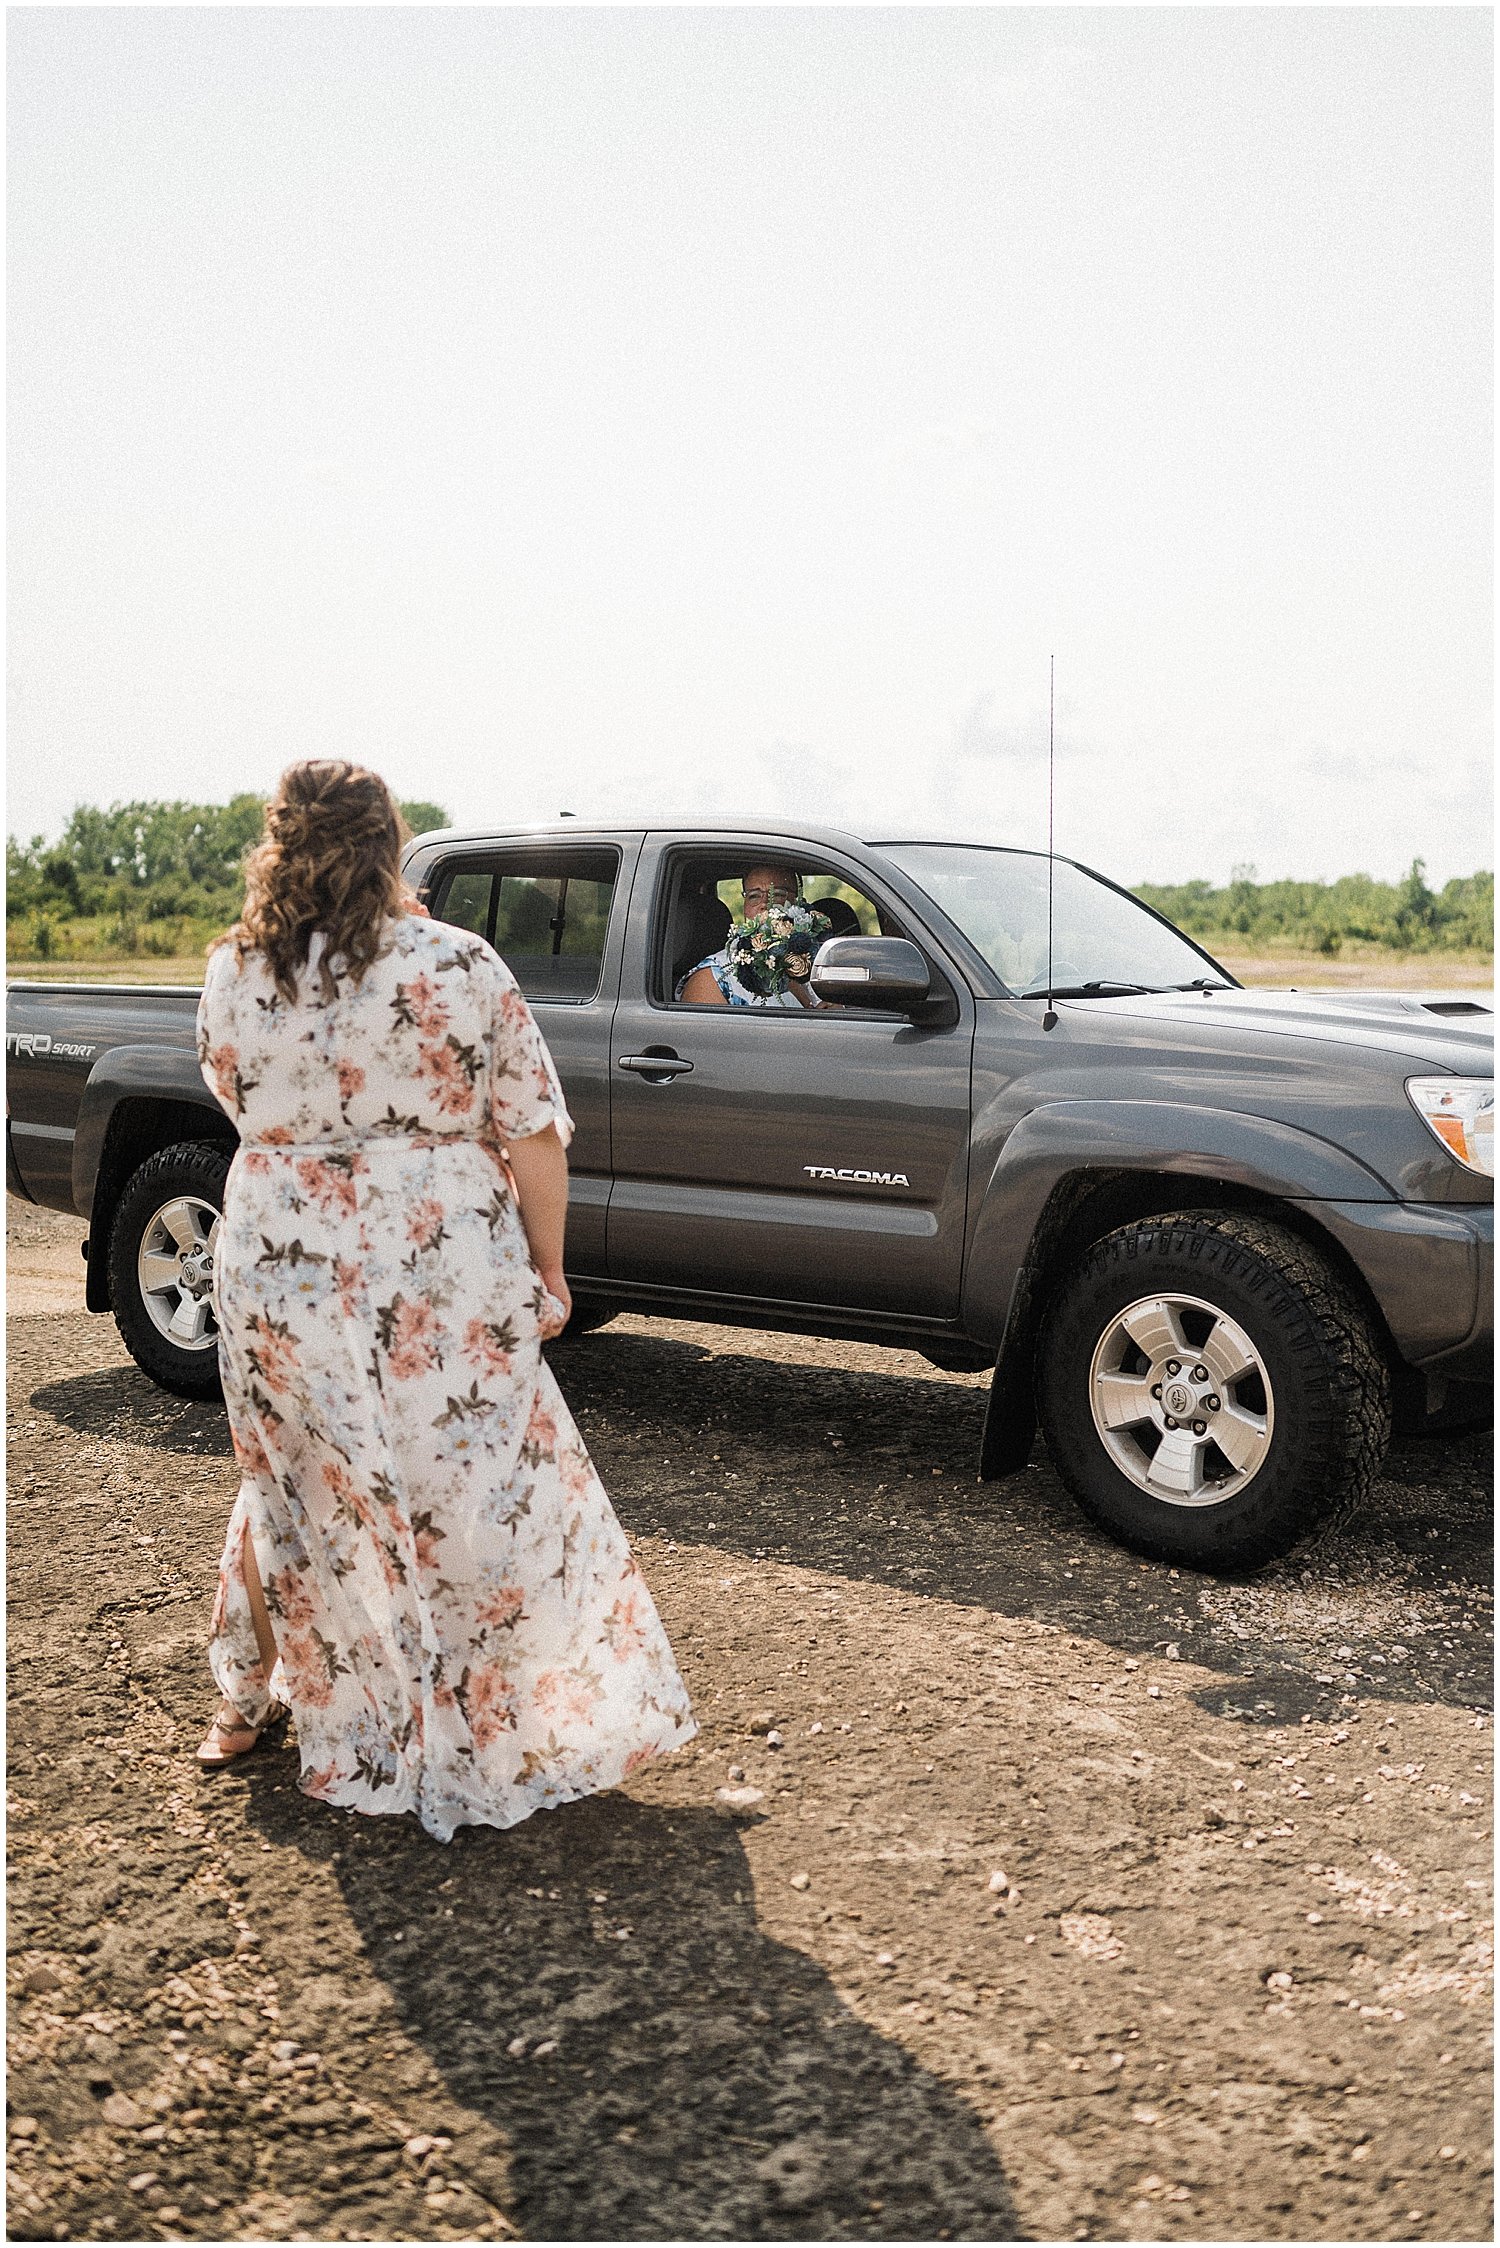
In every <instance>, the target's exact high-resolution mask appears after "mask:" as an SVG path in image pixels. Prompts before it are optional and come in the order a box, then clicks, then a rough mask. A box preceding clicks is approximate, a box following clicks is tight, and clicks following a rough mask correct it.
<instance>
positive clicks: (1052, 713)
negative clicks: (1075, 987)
mask: <svg viewBox="0 0 1500 2248" xmlns="http://www.w3.org/2000/svg"><path fill="white" fill-rule="evenodd" d="M1056 772H1057V658H1056V656H1049V657H1048V659H1047V1004H1046V1006H1045V1007H1044V1008H1043V1009H1042V1028H1043V1030H1055V1029H1056V1028H1057V1009H1056V1008H1055V1007H1054V1006H1053V1004H1052V825H1053V802H1054V785H1053V784H1054V780H1055V776H1056Z"/></svg>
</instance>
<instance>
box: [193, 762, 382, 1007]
mask: <svg viewBox="0 0 1500 2248" xmlns="http://www.w3.org/2000/svg"><path fill="white" fill-rule="evenodd" d="M409 840H410V830H409V829H408V828H407V825H406V822H405V821H404V820H403V819H402V817H401V813H400V810H399V809H398V807H397V804H396V800H395V798H394V797H393V796H392V794H391V792H390V790H389V789H388V788H387V787H386V785H385V782H384V781H383V780H382V779H381V778H380V775H379V774H378V773H371V772H367V771H366V769H365V768H364V766H363V765H351V764H350V763H349V762H348V760H347V759H345V758H342V757H310V758H308V759H307V760H306V761H305V762H304V763H303V764H300V765H289V766H288V767H287V769H286V771H285V772H284V773H283V774H282V776H281V779H280V781H279V782H278V783H277V788H276V794H275V796H274V797H273V798H272V800H271V802H270V803H269V804H268V805H267V806H266V825H265V832H264V834H263V835H262V837H261V839H260V841H259V843H257V844H256V846H255V848H254V850H253V851H252V852H251V853H250V855H249V857H248V858H247V860H246V861H245V905H244V910H243V912H242V913H241V915H240V918H239V921H238V923H237V924H236V926H235V927H234V928H233V929H231V930H230V932H229V936H228V939H227V940H226V941H227V942H229V943H231V944H233V945H234V947H235V949H236V950H237V951H238V952H239V954H240V956H241V957H242V958H243V957H244V956H245V955H246V954H247V953H251V952H258V953H260V954H262V955H263V957H264V959H265V962H266V965H267V966H268V967H269V969H270V971H271V975H272V977H273V979H274V981H275V984H276V989H277V990H278V991H279V992H280V993H281V996H282V997H283V998H284V999H285V1000H287V1001H288V1003H290V1002H291V1001H292V1000H294V999H295V998H296V996H297V975H298V971H299V970H300V969H302V968H304V967H305V966H306V965H307V955H308V947H309V945H310V944H311V942H312V937H313V932H314V930H321V931H322V934H323V938H324V944H323V952H322V957H321V959H320V960H319V962H318V973H319V980H320V983H321V987H322V994H323V997H324V998H325V999H333V998H335V997H336V996H337V993H338V986H339V977H340V976H349V977H351V978H352V979H353V981H354V982H355V983H358V982H359V980H360V978H361V977H362V976H363V975H364V972H365V970H366V969H367V968H368V967H369V965H370V963H371V961H372V960H374V959H375V958H376V956H377V955H378V953H379V952H380V949H381V945H382V942H383V938H384V933H385V924H386V922H387V921H389V920H390V919H391V918H392V917H393V916H394V915H397V914H400V913H403V912H405V911H406V910H407V908H408V906H409V905H410V903H411V901H410V899H409V898H408V896H407V893H406V888H405V885H404V883H403V882H402V879H401V848H402V845H403V844H404V843H406V842H407V841H409ZM335 960H337V962H338V974H335V973H334V968H333V963H334V961H335Z"/></svg>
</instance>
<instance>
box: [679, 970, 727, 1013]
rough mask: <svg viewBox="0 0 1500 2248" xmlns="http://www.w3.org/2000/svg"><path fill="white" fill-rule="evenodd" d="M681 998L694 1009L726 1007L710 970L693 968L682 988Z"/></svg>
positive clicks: (724, 999) (725, 1000) (725, 1002)
mask: <svg viewBox="0 0 1500 2248" xmlns="http://www.w3.org/2000/svg"><path fill="white" fill-rule="evenodd" d="M681 997H682V999H683V1000H684V1002H685V1003H687V1004H690V1005H692V1006H694V1007H727V1006H728V1005H729V1001H728V1000H727V999H726V998H725V997H724V994H723V992H722V991H720V989H719V986H718V982H717V980H716V978H715V976H714V972H713V970H712V968H695V969H694V970H693V972H692V974H691V975H690V976H689V977H688V980H687V982H686V983H685V984H684V985H683V987H682V993H681Z"/></svg>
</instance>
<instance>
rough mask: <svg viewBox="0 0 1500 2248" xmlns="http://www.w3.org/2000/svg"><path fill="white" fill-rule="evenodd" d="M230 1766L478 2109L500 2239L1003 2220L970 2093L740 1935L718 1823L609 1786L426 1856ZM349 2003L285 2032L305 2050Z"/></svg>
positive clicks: (403, 1840) (411, 2028)
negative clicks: (327, 1883)
mask: <svg viewBox="0 0 1500 2248" xmlns="http://www.w3.org/2000/svg"><path fill="white" fill-rule="evenodd" d="M247 1777H248V1783H249V1796H250V1801H249V1816H250V1819H251V1822H252V1824H254V1825H256V1826H258V1827H259V1828H260V1830H261V1832H262V1833H263V1834H264V1835H265V1836H266V1838H267V1839H268V1840H270V1841H272V1842H274V1843H279V1844H282V1845H290V1846H292V1847H293V1848H295V1849H296V1850H298V1851H299V1852H300V1853H302V1855H303V1856H304V1857H305V1858H306V1859H307V1860H308V1861H309V1862H310V1863H316V1864H320V1865H325V1866H328V1867H330V1868H331V1870H332V1872H333V1873H334V1875H335V1876H336V1878H337V1881H338V1884H339V1887H340V1889H341V1890H342V1893H343V1897H344V1901H345V1903H346V1905H347V1909H348V1913H349V1916H350V1919H351V1921H352V1923H353V1926H354V1928H355V1929H356V1930H357V1931H358V1935H359V1937H360V1940H361V1942H362V1945H363V1949H364V1952H365V1955H366V1959H367V1962H368V1966H369V1969H370V1970H372V1971H373V1975H374V1976H375V1977H376V1978H378V1979H379V1981H380V1982H382V1983H383V1984H384V1985H385V1986H386V1988H387V1990H388V1991H389V1992H390V1994H391V1996H392V1997H393V1999H394V2001H395V2005H396V2008H397V2011H398V2013H399V2015H400V2018H401V2022H402V2026H403V2028H404V2029H405V2030H406V2032H407V2034H408V2035H409V2036H410V2037H411V2038H412V2039H413V2040H414V2041H416V2042H417V2043H418V2044H419V2045H420V2046H421V2048H422V2049H423V2050H424V2051H425V2052H426V2054H427V2055H428V2056H429V2058H430V2060H431V2062H432V2064H433V2066H434V2068H435V2069H436V2070H437V2072H438V2074H439V2076H440V2077H441V2079H442V2083H443V2085H444V2087H445V2088H446V2090H447V2093H448V2095H449V2096H450V2097H451V2098H452V2099H453V2100H454V2101H455V2102H456V2103H459V2104H460V2105H461V2106H462V2108H463V2109H465V2110H467V2111H469V2114H470V2116H471V2117H473V2116H476V2115H477V2116H478V2117H480V2118H483V2119H484V2120H485V2121H486V2122H487V2123H489V2124H491V2125H493V2126H494V2128H495V2131H496V2132H497V2133H498V2135H499V2144H498V2146H497V2149H496V2151H495V2153H494V2154H492V2155H491V2156H489V2157H488V2158H486V2157H485V2156H484V2154H483V2153H482V2152H481V2153H480V2155H479V2156H478V2158H477V2160H476V2158H475V2155H474V2153H473V2150H472V2148H471V2147H469V2146H468V2145H467V2144H466V2142H465V2141H464V2140H460V2150H459V2155H458V2157H457V2158H456V2160H455V2167H457V2168H459V2169H461V2170H462V2172H463V2173H464V2174H465V2175H467V2176H469V2177H471V2178H474V2179H475V2182H476V2183H477V2184H478V2185H479V2187H480V2190H481V2191H482V2192H484V2193H486V2195H487V2196H489V2197H490V2198H493V2199H494V2200H496V2201H497V2202H498V2201H503V2203H504V2206H505V2208H506V2210H507V2213H508V2214H509V2216H510V2217H511V2219H512V2221H513V2222H515V2223H516V2224H517V2225H519V2227H520V2229H521V2232H522V2235H523V2236H524V2237H527V2238H531V2239H544V2240H611V2239H617V2240H618V2239H624V2240H636V2239H652V2240H662V2239H665V2240H672V2239H703V2238H708V2239H844V2238H858V2239H870V2238H896V2239H907V2240H930V2239H942V2238H950V2237H957V2238H960V2239H977V2240H1001V2239H1016V2238H1020V2237H1023V2236H1022V2235H1021V2234H1020V2233H1019V2232H1018V2230H1017V2222H1016V2217H1015V2212H1014V2209H1013V2206H1012V2203H1011V2199H1010V2195H1009V2191H1008V2188H1007V2185H1006V2181H1005V2178H1004V2175H1003V2173H1002V2171H1001V2168H1000V2166H999V2164H998V2163H997V2161H996V2159H995V2155H994V2152H993V2150H992V2148H991V2146H990V2144H989V2142H988V2141H987V2139H986V2137H985V2135H984V2132H983V2130H982V2129H981V2127H980V2125H979V2122H978V2121H977V2119H976V2118H975V2116H974V2115H973V2114H972V2112H971V2111H970V2110H969V2109H968V2108H967V2107H966V2106H965V2105H964V2103H963V2102H962V2101H961V2100H959V2099H957V2098H955V2097H954V2095H953V2094H952V2093H951V2092H950V2091H948V2090H947V2089H946V2088H945V2087H944V2086H943V2084H942V2083H941V2082H940V2081H939V2080H938V2079H937V2078H936V2077H934V2076H933V2075H931V2074H930V2073H929V2072H928V2071H927V2070H925V2069H923V2068H922V2067H920V2066H919V2065H918V2064H917V2063H916V2062H915V2061H914V2060H913V2059H912V2058H911V2056H910V2055H909V2054H908V2053H906V2052H905V2051H903V2050H902V2048H901V2047H900V2046H898V2045H895V2044H893V2043H891V2042H889V2041H887V2040H886V2039H884V2038H882V2037H881V2036H879V2035H878V2034H877V2033H876V2032H875V2031H874V2030H872V2029H870V2028H869V2027H868V2026H867V2025H866V2024H865V2023H864V2022H862V2021H861V2020H860V2019H859V2018H858V2017H857V2016H856V2015H855V2014H853V2013H851V2012H850V2010H849V2008H848V2007H847V2006H846V2005H845V2004H844V2003H843V2002H842V2001H841V2000H840V1999H839V1997H838V1996H837V1995H836V1993H835V1992H834V1990H833V1989H832V1987H831V1985H830V1984H829V1982H828V1980H827V1978H826V1977H825V1976H824V1974H823V1973H822V1972H821V1970H820V1969H819V1968H817V1967H816V1966H815V1965H814V1964H813V1962H812V1961H811V1960H809V1959H808V1958H806V1957H805V1956H804V1955H803V1954H802V1953H801V1952H798V1951H793V1950H790V1949H788V1948H787V1947H786V1946H785V1945H782V1944H778V1943H775V1942H773V1941H772V1940H771V1939H770V1938H768V1937H767V1936H766V1935H765V1934H763V1933H762V1932H761V1930H760V1929H758V1928H757V1926H756V1924H755V1907H754V1897H753V1891H752V1881H751V1875H750V1870H749V1867H748V1864H747V1862H746V1858H745V1853H744V1850H743V1847H742V1844H741V1840H740V1835H739V1832H738V1828H737V1822H736V1819H735V1818H734V1817H731V1816H730V1815H728V1814H722V1815H719V1814H715V1813H713V1812H711V1811H706V1810H701V1809H689V1810H667V1809H660V1808H656V1807H653V1806H650V1805H647V1804H642V1803H638V1802H633V1801H631V1800H630V1799H628V1798H627V1797H624V1796H621V1795H610V1796H602V1797H595V1798H593V1799H591V1800H589V1801H586V1802H583V1803H578V1804H573V1805H570V1806H568V1807H567V1808H566V1809H564V1810H561V1811H558V1812H550V1813H548V1812H543V1813H539V1814H538V1815H537V1816H536V1817H535V1818H533V1819H531V1820H529V1821H527V1822H526V1823H525V1824H524V1825H522V1826H520V1827H516V1828H512V1829H511V1830H510V1831H509V1832H506V1833H499V1832H496V1831H493V1830H490V1829H484V1828H470V1829H467V1830H464V1831H462V1832H461V1833H460V1834H459V1835H458V1836H457V1838H456V1839H455V1840H454V1842H453V1843H452V1844H451V1845H450V1846H449V1848H448V1849H447V1850H442V1851H440V1850H437V1849H435V1847H434V1845H433V1843H432V1842H431V1841H430V1839H429V1838H428V1837H427V1836H426V1835H425V1834H423V1833H422V1832H421V1831H420V1830H419V1829H418V1828H417V1827H416V1826H415V1824H414V1823H413V1822H411V1821H409V1820H405V1819H402V1820H395V1819H381V1820H373V1821H368V1822H366V1821H362V1820H359V1819H348V1820H338V1821H331V1820H330V1819H329V1817H328V1814H327V1812H326V1811H325V1810H323V1809H321V1808H320V1807H319V1806H317V1805H309V1804H308V1803H307V1802H306V1800H305V1799H304V1798H302V1797H301V1796H298V1795H296V1794H295V1793H294V1792H293V1791H292V1790H290V1789H288V1788H285V1787H280V1786H276V1785H275V1784H274V1783H273V1781H272V1778H271V1767H270V1765H269V1764H267V1765H264V1766H262V1767H261V1768H260V1770H259V1771H251V1772H249V1773H248V1775H247ZM309 1964H310V1968H311V1971H312V1972H313V1973H314V1974H316V1969H317V1962H316V1961H312V1962H310V1963H309ZM313 1997H314V2000H315V1999H316V1988H315V1986H313ZM347 1998H348V1983H347V1980H344V1981H341V1982H340V1983H339V1984H337V1985H336V1986H335V1988H334V1990H333V1991H332V1992H331V1993H330V2001H329V2002H330V2007H331V2009H332V2011H333V2014H334V2016H335V2020H334V2021H333V2022H331V2023H328V2024H320V2023H319V2022H318V2021H317V2020H316V2018H313V2019H311V2020H309V2022H308V2023H307V2026H306V2028H305V2029H304V2030H303V2032H302V2034H303V2035H304V2037H308V2038H311V2037H315V2038H316V2039H317V2040H318V2042H319V2044H320V2045H321V2046H322V2047H323V2049H324V2051H325V2054H326V2052H327V2051H328V2046H329V2041H330V2037H332V2036H336V2035H338V2034H339V2033H340V2031H342V2033H343V2034H345V2035H347V2034H348V2032H349V2030H350V2029H354V2030H356V2033H357V2027H358V2025H356V2024H351V2023H350V2022H349V2020H348V2016H347V2011H346V2002H347ZM518 2039H521V2040H524V2041H525V2045H526V2050H525V2051H524V2052H512V2051H510V2050H509V2048H510V2047H511V2046H512V2045H513V2044H514V2043H515V2041H516V2040H518ZM549 2045H551V2046H552V2048H553V2049H552V2050H543V2051H541V2052H538V2051H537V2050H536V2049H537V2048H538V2047H539V2046H540V2047H543V2048H546V2047H547V2046H549ZM438 2098H439V2100H440V2099H441V2095H440V2094H439V2095H438Z"/></svg>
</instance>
